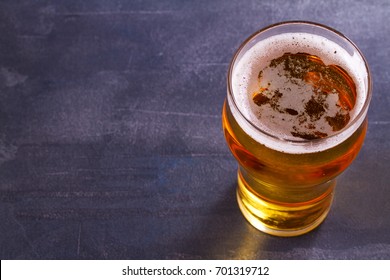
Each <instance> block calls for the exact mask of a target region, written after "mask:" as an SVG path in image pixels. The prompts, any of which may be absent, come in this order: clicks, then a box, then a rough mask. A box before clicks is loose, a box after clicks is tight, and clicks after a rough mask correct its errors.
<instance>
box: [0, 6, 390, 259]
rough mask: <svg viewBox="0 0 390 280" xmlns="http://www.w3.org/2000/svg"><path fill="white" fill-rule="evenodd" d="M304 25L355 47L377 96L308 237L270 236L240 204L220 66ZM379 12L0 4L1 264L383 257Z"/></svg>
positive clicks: (382, 10)
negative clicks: (328, 205)
mask: <svg viewBox="0 0 390 280" xmlns="http://www.w3.org/2000/svg"><path fill="white" fill-rule="evenodd" d="M291 19H302V20H311V21H317V22H320V23H323V24H327V25H329V26H332V27H334V28H336V29H338V30H339V31H341V32H343V33H344V34H346V35H347V36H349V37H350V38H351V39H352V40H353V41H355V43H356V44H357V45H358V46H359V47H360V48H361V50H362V51H363V53H364V54H365V55H366V57H367V60H368V62H369V64H370V66H371V70H372V75H373V79H374V96H373V100H372V103H371V108H370V111H369V131H368V135H367V138H366V141H365V144H364V146H363V149H362V151H361V153H360V155H359V156H358V158H357V160H356V161H355V162H354V163H353V164H352V166H351V167H350V168H349V169H348V170H347V171H346V172H345V173H344V174H343V175H342V176H341V177H340V179H339V183H338V187H337V190H336V198H335V202H334V205H333V208H332V210H331V212H330V214H329V216H328V218H327V219H326V221H325V222H324V223H323V224H322V225H321V226H320V227H319V228H318V229H317V230H315V231H313V232H311V233H309V234H307V235H304V236H301V237H297V238H276V237H271V236H268V235H265V234H263V233H260V232H258V231H257V230H255V229H254V228H252V227H251V226H250V225H249V224H248V223H247V222H246V221H245V220H244V218H243V217H242V216H241V214H240V212H239V210H238V207H237V205H236V201H235V185H236V178H235V176H236V175H235V172H236V162H235V160H234V159H233V157H232V156H231V154H230V152H229V151H228V149H227V147H226V145H225V141H224V138H223V135H222V129H221V116H220V115H221V108H222V103H223V101H224V98H225V94H226V89H225V87H226V86H225V84H226V72H227V67H228V63H229V61H230V59H231V57H232V55H233V53H234V51H235V49H236V48H237V47H238V45H239V44H240V42H241V41H243V40H244V38H246V37H247V36H249V35H250V34H251V33H253V32H254V31H256V30H257V29H259V28H262V27H265V26H266V25H269V24H271V23H275V22H278V21H283V20H291ZM389 19H390V3H389V1H387V0H383V1H355V0H350V1H333V0H331V1H278V0H269V1H268V0H266V1H254V0H253V1H179V0H177V1H111V0H110V1H109V0H104V1H103V0H102V1H50V0H46V1H7V0H3V1H1V2H0V34H1V36H0V225H1V230H0V258H2V259H84V258H88V259H171V258H175V259H205V258H209V259H217V258H218V259H246V258H248V259H257V258H258V259H264V258H267V259H382V258H385V259H389V258H390V236H389V232H390V218H389V217H390V202H389V201H390V199H389V198H390V188H389V184H390V183H389V182H390V172H389V170H390V169H389V167H390V164H389V161H390V152H389V151H390V142H389V141H388V139H389V138H390V110H388V108H390V95H389V93H388V89H389V88H390V72H389V69H390V59H389V48H388V46H389V45H390V24H389V23H390V22H389Z"/></svg>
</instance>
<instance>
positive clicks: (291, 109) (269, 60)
mask: <svg viewBox="0 0 390 280" xmlns="http://www.w3.org/2000/svg"><path fill="white" fill-rule="evenodd" d="M365 73H366V71H365V64H364V61H363V60H362V59H361V57H360V56H359V55H356V53H349V52H348V51H347V50H345V49H343V48H342V47H341V46H339V45H338V44H336V43H334V42H332V41H330V40H329V39H327V38H324V37H322V36H319V35H315V34H307V33H287V34H279V35H274V36H271V37H269V38H267V39H264V40H261V41H259V42H256V43H255V44H254V45H252V46H251V48H250V49H248V50H247V51H246V52H245V54H244V55H243V56H242V57H240V58H239V59H238V60H237V61H236V65H235V67H234V71H233V73H232V93H233V98H234V101H235V103H236V105H237V107H238V109H239V111H240V113H241V114H242V115H243V116H244V117H245V119H246V120H249V121H250V123H251V124H252V125H253V126H251V125H249V126H248V125H247V124H245V121H244V120H242V119H241V118H240V117H239V116H238V115H236V114H238V111H233V114H234V115H235V116H236V119H237V120H238V121H239V123H240V125H241V126H242V127H243V129H244V130H245V132H246V133H247V134H249V135H250V136H251V137H252V138H254V139H255V140H256V141H258V142H259V143H263V144H264V145H266V146H268V147H270V148H273V149H276V150H279V151H285V152H286V151H288V152H291V153H306V152H316V151H321V150H323V149H326V148H329V147H332V146H334V145H336V144H337V142H339V141H342V140H343V139H344V138H345V137H348V135H350V133H351V131H353V129H352V128H351V129H349V128H348V131H347V132H346V133H344V129H347V127H349V124H350V123H351V122H352V120H354V119H355V118H356V116H357V114H358V113H359V112H360V111H361V109H362V107H363V104H364V102H365V98H366V95H365V94H364V92H365V90H366V87H367V84H366V83H365V80H366V76H365V75H366V74H365ZM354 125H355V124H354ZM357 125H358V123H357ZM254 127H256V128H258V129H260V130H261V131H263V132H264V134H263V133H259V132H258V130H257V129H255V128H254ZM335 134H337V136H335V137H330V136H333V135H335ZM267 135H271V136H273V137H275V138H277V139H281V140H283V141H285V140H287V141H290V140H291V141H306V140H312V139H320V138H325V139H326V143H325V142H322V144H321V146H314V145H312V144H310V145H305V146H302V145H300V146H297V145H295V144H291V143H289V142H280V141H275V140H273V139H275V138H273V137H271V138H269V136H267Z"/></svg>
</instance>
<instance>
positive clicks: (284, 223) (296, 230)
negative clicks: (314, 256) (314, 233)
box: [237, 171, 336, 237]
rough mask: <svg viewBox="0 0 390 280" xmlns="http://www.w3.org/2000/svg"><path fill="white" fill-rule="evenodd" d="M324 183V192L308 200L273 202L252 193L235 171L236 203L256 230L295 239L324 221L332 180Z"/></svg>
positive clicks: (330, 198) (332, 184)
mask: <svg viewBox="0 0 390 280" xmlns="http://www.w3.org/2000/svg"><path fill="white" fill-rule="evenodd" d="M325 184H327V185H329V188H328V190H327V191H326V192H325V193H324V194H322V195H321V196H320V197H317V198H315V199H312V200H310V201H303V202H294V203H286V202H277V201H272V200H269V199H267V198H264V197H261V196H259V195H258V194H255V193H254V192H253V191H252V188H251V187H249V186H248V185H247V184H246V182H245V180H244V178H243V176H242V175H241V172H240V171H239V172H238V188H237V201H238V205H239V207H240V210H241V212H242V214H243V215H244V217H245V218H246V219H247V220H248V221H249V223H250V224H251V225H252V226H254V227H255V228H257V229H258V230H260V231H262V232H265V233H268V234H271V235H275V236H283V237H291V236H298V235H302V234H305V233H307V232H309V231H311V230H313V229H315V228H316V227H318V226H319V225H320V224H321V223H322V222H323V221H324V219H325V218H326V216H327V214H328V212H329V210H330V207H331V205H332V201H333V193H334V192H333V190H334V186H335V185H336V180H335V179H333V180H332V181H329V182H326V183H325ZM314 187H316V186H314Z"/></svg>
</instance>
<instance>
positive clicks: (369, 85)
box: [227, 20, 372, 144]
mask: <svg viewBox="0 0 390 280" xmlns="http://www.w3.org/2000/svg"><path fill="white" fill-rule="evenodd" d="M286 25H307V26H312V27H315V28H322V29H325V30H327V31H330V32H331V33H334V34H335V35H337V36H339V37H340V38H341V39H343V40H345V41H346V42H347V43H348V44H349V45H350V46H352V47H353V49H354V50H356V51H357V52H358V54H359V56H360V57H361V59H362V61H363V62H364V66H365V70H366V72H367V90H365V93H366V98H365V100H364V103H363V106H362V107H361V108H360V111H359V112H357V114H356V115H355V117H354V118H353V119H352V120H351V121H350V122H349V123H348V124H347V125H346V126H345V127H343V128H342V129H341V130H339V131H337V132H336V133H334V134H332V135H329V136H326V137H323V138H317V139H296V140H295V139H286V138H283V137H279V136H277V135H274V134H271V133H269V132H267V131H265V130H263V129H261V128H260V127H258V126H257V125H255V124H254V123H253V122H252V121H250V120H249V119H248V118H247V117H246V116H245V115H244V114H243V112H242V111H241V110H240V108H239V106H238V105H237V103H236V100H235V97H234V94H233V88H232V75H233V68H234V65H235V63H236V61H237V58H238V56H239V55H240V54H241V51H242V49H243V48H244V47H245V46H246V45H247V44H248V43H249V42H251V41H252V40H253V39H254V38H255V37H257V36H258V35H260V34H261V33H264V32H266V31H268V30H271V29H273V28H277V27H281V26H286ZM227 84H228V87H227V88H228V94H229V96H230V100H231V101H232V103H233V106H234V107H235V109H236V110H237V112H238V113H239V115H240V117H242V118H243V119H244V120H245V122H246V123H248V124H249V125H250V126H251V127H252V128H254V129H255V130H256V132H258V133H261V134H263V135H266V136H268V137H271V138H273V139H275V140H278V141H283V142H286V143H296V144H305V143H311V144H313V143H320V142H322V141H327V140H329V139H332V138H336V137H337V136H339V135H340V134H342V133H343V132H345V131H346V130H348V129H350V128H351V127H352V126H353V125H355V123H356V122H358V121H359V120H360V119H361V118H362V117H363V115H364V114H366V113H367V110H368V106H369V104H370V101H371V96H372V79H371V72H370V68H369V66H368V63H367V60H366V58H365V56H364V55H363V53H362V52H361V50H360V49H359V48H358V47H357V45H356V44H355V43H354V42H352V40H350V39H349V38H348V37H347V36H345V35H344V34H343V33H341V32H340V31H337V30H336V29H333V28H331V27H329V26H326V25H324V24H321V23H316V22H311V21H301V20H292V21H282V22H278V23H274V24H271V25H268V26H266V27H264V28H262V29H259V30H258V31H256V32H254V33H253V34H251V35H250V36H249V37H248V38H247V39H245V40H244V41H243V42H242V43H241V44H240V46H239V47H238V49H237V50H236V51H235V53H234V55H233V58H232V60H231V61H230V64H229V68H228V75H227Z"/></svg>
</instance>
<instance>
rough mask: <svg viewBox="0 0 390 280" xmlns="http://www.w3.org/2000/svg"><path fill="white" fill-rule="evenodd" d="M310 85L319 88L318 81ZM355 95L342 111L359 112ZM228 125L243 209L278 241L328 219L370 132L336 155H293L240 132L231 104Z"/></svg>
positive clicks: (337, 149) (225, 117) (226, 131)
mask: <svg viewBox="0 0 390 280" xmlns="http://www.w3.org/2000/svg"><path fill="white" fill-rule="evenodd" d="M336 70H337V69H336ZM311 72H312V71H311ZM342 74H344V73H342ZM312 75H313V74H312ZM306 79H308V80H309V82H313V79H314V78H312V77H311V79H310V78H306ZM322 83H325V86H324V87H329V86H330V85H329V84H327V83H326V81H322ZM336 86H337V87H340V85H336ZM343 92H345V93H346V94H348V96H344V95H343ZM350 93H351V91H348V90H341V91H339V95H340V102H341V103H342V106H347V105H345V104H348V106H350V107H349V108H352V107H353V106H352V105H350V104H354V103H355V98H356V96H354V95H353V94H352V95H351V94H350ZM345 100H347V101H345ZM222 124H223V129H224V134H225V138H226V141H227V143H228V146H229V148H230V150H231V152H232V153H233V155H234V157H235V158H236V159H237V161H238V163H239V169H238V188H237V198H238V204H239V206H240V209H241V211H242V213H243V214H244V216H245V217H246V218H247V220H248V221H249V222H250V223H251V224H252V225H253V226H255V227H256V228H258V229H260V230H262V231H264V232H267V233H270V234H273V235H277V236H295V235H299V234H303V233H306V232H308V231H310V230H312V229H314V228H315V227H317V226H318V225H319V224H320V223H321V222H322V221H323V220H324V219H325V217H326V215H327V213H328V211H329V209H330V206H331V203H332V199H333V191H334V187H335V185H336V180H335V178H336V177H337V175H339V174H340V173H341V172H342V171H344V170H345V169H346V168H347V167H348V166H349V165H350V163H351V162H352V161H353V160H354V158H355V157H356V156H357V154H358V152H359V150H360V148H361V146H362V144H363V140H364V137H365V133H366V129H367V120H365V121H363V123H362V124H361V125H360V127H358V128H357V129H356V131H355V132H354V133H353V134H352V135H351V136H350V137H348V138H347V139H345V140H344V141H342V142H341V143H338V144H337V145H335V146H334V147H332V148H330V149H327V150H323V151H320V152H311V153H300V154H299V153H298V154H293V153H285V152H281V151H277V150H273V149H270V148H268V147H266V146H265V145H264V144H262V143H259V142H257V141H255V140H254V139H253V138H252V137H250V136H249V135H248V134H247V133H246V132H245V131H244V130H243V129H242V128H241V127H240V125H239V124H238V122H237V121H236V119H235V118H234V116H233V114H232V112H231V110H230V108H229V106H228V103H227V102H225V104H224V107H223V114H222ZM259 133H260V132H259ZM308 145H310V141H308Z"/></svg>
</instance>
